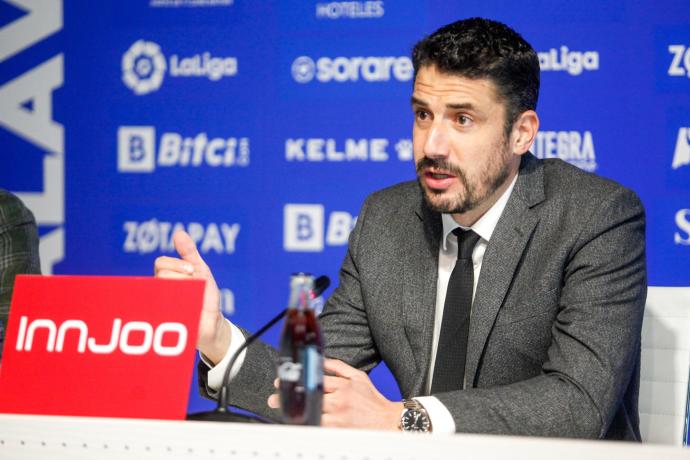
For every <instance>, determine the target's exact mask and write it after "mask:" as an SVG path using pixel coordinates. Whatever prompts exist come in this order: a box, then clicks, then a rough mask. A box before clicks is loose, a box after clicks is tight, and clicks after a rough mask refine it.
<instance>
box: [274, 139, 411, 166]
mask: <svg viewBox="0 0 690 460" xmlns="http://www.w3.org/2000/svg"><path fill="white" fill-rule="evenodd" d="M390 144H391V142H390V141H389V140H388V139H385V138H378V137H374V138H371V139H366V138H364V139H361V138H360V139H354V138H346V139H345V140H344V141H342V142H338V141H337V140H336V139H333V138H321V137H311V138H303V137H299V138H288V139H286V140H285V160H287V161H291V162H293V161H294V162H304V161H306V162H317V163H319V162H335V163H341V162H352V161H375V162H382V161H388V160H389V158H390V154H389V146H390ZM394 149H395V151H396V153H397V157H398V159H399V160H400V161H410V160H412V158H413V153H412V141H411V140H410V139H400V140H398V141H397V142H396V143H395V144H394Z"/></svg>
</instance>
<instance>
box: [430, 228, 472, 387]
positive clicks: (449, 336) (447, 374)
mask: <svg viewBox="0 0 690 460" xmlns="http://www.w3.org/2000/svg"><path fill="white" fill-rule="evenodd" d="M453 234H455V236H457V237H458V260H457V262H456V263H455V268H453V272H452V273H451V274H450V280H449V281H448V290H447V291H446V302H445V304H444V306H443V321H442V323H441V335H440V337H439V340H438V349H437V351H436V364H435V365H434V378H433V380H432V382H431V394H436V393H443V392H446V391H453V390H461V389H462V387H463V381H464V379H465V359H466V358H467V339H468V337H469V334H470V311H471V310H472V289H473V287H474V266H473V264H472V250H473V249H474V246H475V245H476V244H477V241H479V235H477V234H476V233H474V232H473V231H472V230H462V229H461V228H456V229H455V230H453Z"/></svg>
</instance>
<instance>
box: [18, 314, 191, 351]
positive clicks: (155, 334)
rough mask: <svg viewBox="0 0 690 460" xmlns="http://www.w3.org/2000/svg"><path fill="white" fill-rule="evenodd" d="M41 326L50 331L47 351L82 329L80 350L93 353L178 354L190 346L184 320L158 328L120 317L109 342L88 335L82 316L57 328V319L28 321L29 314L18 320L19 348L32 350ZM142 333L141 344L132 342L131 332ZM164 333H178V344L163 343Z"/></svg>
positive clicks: (58, 349)
mask: <svg viewBox="0 0 690 460" xmlns="http://www.w3.org/2000/svg"><path fill="white" fill-rule="evenodd" d="M38 329H45V330H47V331H48V339H47V341H46V351H48V352H51V353H52V352H57V353H61V352H62V351H63V349H64V344H65V335H66V334H67V331H69V330H75V331H78V332H79V342H78V344H77V352H78V353H85V352H86V349H87V348H88V349H89V351H90V352H91V353H94V354H111V353H114V352H115V350H116V349H118V348H119V350H120V351H121V352H122V353H123V354H125V355H143V354H146V353H148V352H149V351H151V349H152V348H153V352H154V353H155V354H157V355H160V356H177V355H180V354H182V352H183V351H184V349H185V347H186V346H187V328H186V327H185V325H184V324H182V323H161V324H159V325H158V326H157V327H155V328H154V327H153V326H152V325H151V324H149V323H147V322H144V321H130V322H128V323H125V324H124V326H123V325H122V320H121V319H120V318H115V319H114V320H113V326H112V329H111V333H110V341H109V342H108V343H102V344H99V343H96V339H94V338H93V337H89V327H88V326H87V325H86V323H85V322H84V321H82V320H79V319H68V320H66V321H65V322H63V323H62V324H61V325H60V327H58V326H57V325H56V324H55V322H54V321H52V320H50V319H47V318H42V319H35V320H33V321H31V322H30V323H29V320H28V318H27V317H26V316H22V317H21V318H20V319H19V334H18V335H17V345H16V349H17V351H31V348H32V345H33V342H34V335H35V334H36V331H37V330H38ZM133 332H138V333H143V334H144V339H143V341H142V343H138V344H132V343H130V334H132V333H133ZM165 334H175V335H177V343H175V345H173V346H168V345H163V336H164V335H165Z"/></svg>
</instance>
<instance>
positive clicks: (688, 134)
mask: <svg viewBox="0 0 690 460" xmlns="http://www.w3.org/2000/svg"><path fill="white" fill-rule="evenodd" d="M687 165H690V127H686V128H680V129H679V130H678V138H677V139H676V148H675V149H674V151H673V164H672V165H671V167H672V168H673V169H678V168H680V167H682V166H687Z"/></svg>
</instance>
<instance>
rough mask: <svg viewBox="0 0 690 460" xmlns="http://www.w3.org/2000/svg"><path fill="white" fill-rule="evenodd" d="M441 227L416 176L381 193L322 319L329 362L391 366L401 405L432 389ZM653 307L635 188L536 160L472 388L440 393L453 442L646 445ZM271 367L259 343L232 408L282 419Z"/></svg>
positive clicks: (481, 297) (489, 280) (484, 293)
mask: <svg viewBox="0 0 690 460" xmlns="http://www.w3.org/2000/svg"><path fill="white" fill-rule="evenodd" d="M441 232H442V224H441V219H440V215H439V214H437V213H434V212H432V211H430V210H429V209H428V208H427V207H426V206H425V204H424V201H423V198H422V192H421V189H420V188H419V186H418V184H417V183H416V182H408V183H403V184H400V185H397V186H394V187H391V188H388V189H385V190H382V191H380V192H377V193H374V194H373V195H371V196H370V197H369V198H368V199H367V200H366V202H365V204H364V207H363V208H362V210H361V213H360V215H359V218H358V220H357V225H356V227H355V229H354V230H353V232H352V234H351V236H350V243H349V248H348V252H347V255H346V257H345V260H344V262H343V265H342V268H341V271H340V280H339V281H340V283H339V286H338V287H337V289H335V291H334V293H333V294H332V295H331V297H330V298H329V299H328V302H327V304H326V306H325V308H324V312H323V314H322V316H321V326H322V329H323V333H324V337H325V344H326V355H327V356H330V357H334V358H338V359H341V360H343V361H345V362H347V363H349V364H350V365H352V366H355V367H357V368H359V369H363V370H365V371H369V370H371V369H372V368H373V367H374V366H376V365H377V364H378V363H379V362H380V361H381V360H383V361H384V362H385V363H386V364H387V365H388V367H389V368H390V370H391V371H392V373H393V375H394V376H395V379H396V381H397V382H398V384H399V386H400V390H401V392H402V394H403V396H404V397H406V398H409V397H413V396H418V395H423V394H424V388H425V378H426V376H427V374H428V369H429V365H430V359H431V342H432V333H433V324H434V308H435V297H436V281H437V272H438V269H437V264H438V250H439V244H440V239H441ZM645 297H646V271H645V221H644V210H643V207H642V205H641V203H640V201H639V199H638V198H637V197H636V196H635V194H634V193H632V192H631V191H629V190H627V189H625V188H623V187H621V186H620V185H617V184H615V183H613V182H611V181H608V180H605V179H602V178H600V177H597V176H595V175H592V174H588V173H585V172H582V171H581V170H579V169H577V168H575V167H572V166H570V165H568V164H566V163H564V162H562V161H560V160H546V161H542V160H537V159H536V158H535V157H533V156H532V155H531V154H527V155H525V156H524V157H523V160H522V164H521V167H520V173H519V176H518V179H517V182H516V185H515V188H514V190H513V193H512V195H511V197H510V199H509V201H508V203H507V205H506V208H505V210H504V212H503V215H502V216H501V218H500V220H499V222H498V224H497V226H496V229H495V230H494V233H493V235H492V237H491V241H490V242H489V245H488V247H487V250H486V253H485V255H484V259H483V263H482V270H481V274H480V276H479V280H478V285H477V291H476V293H475V300H474V304H473V307H472V319H471V325H470V337H469V345H468V356H467V361H466V367H465V375H466V376H467V385H466V387H467V388H466V389H465V390H462V391H454V392H449V393H441V394H436V395H435V396H436V397H437V398H438V399H439V400H440V401H441V402H442V403H443V404H444V405H445V406H446V407H447V408H448V410H449V411H450V413H451V414H452V416H453V418H454V420H455V424H456V428H457V431H458V432H473V433H503V434H522V435H539V436H561V437H582V438H611V439H637V440H639V439H640V434H639V428H638V424H639V421H638V408H637V397H638V386H639V361H640V329H641V324H642V314H643V309H644V303H645ZM274 363H275V352H274V350H272V349H271V348H270V347H268V346H266V345H263V344H258V345H257V346H251V347H250V348H249V350H248V353H247V357H246V359H245V363H244V366H243V367H242V369H241V370H240V372H239V374H238V375H237V377H236V378H235V379H234V380H233V382H232V390H231V395H232V396H231V404H234V405H237V406H239V407H244V408H247V409H249V410H252V411H255V412H257V413H259V414H262V415H265V416H269V417H271V416H275V415H276V414H275V413H274V412H272V411H270V410H269V409H268V408H267V407H266V399H267V397H268V396H269V394H271V393H272V392H273V387H272V381H273V379H274V378H275V364H274ZM203 378H204V377H203V375H202V380H203Z"/></svg>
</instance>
